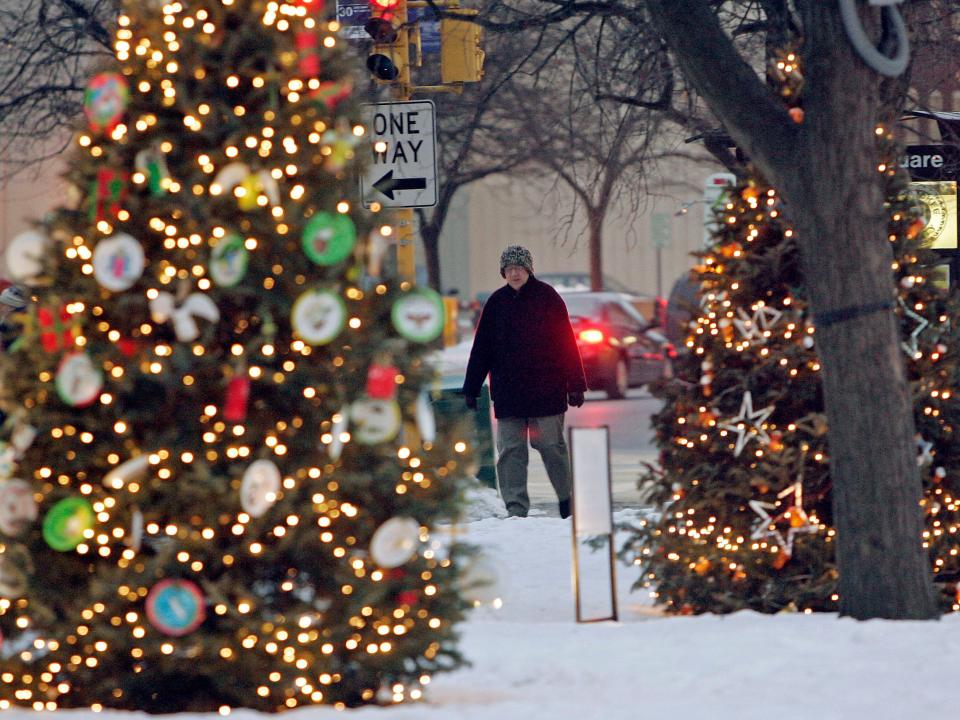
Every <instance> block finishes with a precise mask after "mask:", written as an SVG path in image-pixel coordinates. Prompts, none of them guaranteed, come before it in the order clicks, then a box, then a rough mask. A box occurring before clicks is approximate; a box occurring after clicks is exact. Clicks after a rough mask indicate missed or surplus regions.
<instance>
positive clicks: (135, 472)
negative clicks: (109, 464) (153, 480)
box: [103, 454, 150, 490]
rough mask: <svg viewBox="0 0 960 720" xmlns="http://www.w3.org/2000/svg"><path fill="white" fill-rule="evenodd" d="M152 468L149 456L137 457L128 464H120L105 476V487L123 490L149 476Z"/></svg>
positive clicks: (128, 461) (127, 462)
mask: <svg viewBox="0 0 960 720" xmlns="http://www.w3.org/2000/svg"><path fill="white" fill-rule="evenodd" d="M149 467H150V457H149V455H146V454H144V455H137V456H136V457H134V458H130V459H129V460H127V461H126V462H123V463H120V464H119V465H117V466H116V467H115V468H113V470H111V471H110V472H108V473H107V474H106V475H104V476H103V484H104V486H105V487H108V488H111V489H113V490H121V489H123V487H124V486H125V485H126V484H127V483H128V482H130V481H132V480H139V479H140V478H142V477H143V476H144V475H146V474H147V469H148V468H149Z"/></svg>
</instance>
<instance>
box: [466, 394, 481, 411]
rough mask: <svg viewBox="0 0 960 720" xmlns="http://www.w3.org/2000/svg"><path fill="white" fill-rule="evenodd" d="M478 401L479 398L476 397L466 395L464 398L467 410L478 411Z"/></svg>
mask: <svg viewBox="0 0 960 720" xmlns="http://www.w3.org/2000/svg"><path fill="white" fill-rule="evenodd" d="M477 399H478V398H476V397H474V396H472V395H464V397H463V402H465V403H466V404H467V409H468V410H476V409H477Z"/></svg>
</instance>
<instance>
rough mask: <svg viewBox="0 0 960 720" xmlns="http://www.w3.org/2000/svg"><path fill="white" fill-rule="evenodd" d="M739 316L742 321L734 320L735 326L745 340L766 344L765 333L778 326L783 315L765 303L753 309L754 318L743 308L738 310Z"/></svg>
mask: <svg viewBox="0 0 960 720" xmlns="http://www.w3.org/2000/svg"><path fill="white" fill-rule="evenodd" d="M737 315H738V316H739V317H740V319H739V320H734V321H733V324H734V325H735V326H736V327H737V330H739V331H740V334H741V335H743V339H744V340H756V341H758V342H762V343H765V342H766V341H767V336H766V335H765V334H764V333H765V332H766V331H767V330H769V329H770V328H772V327H773V326H774V325H776V324H777V321H778V320H779V319H780V318H781V317H782V316H783V313H782V312H780V311H779V310H777V309H775V308H772V307H767V306H766V305H764V304H763V303H758V304H757V305H756V306H754V308H753V315H752V316H751V315H747V312H746V311H745V310H744V309H743V308H737Z"/></svg>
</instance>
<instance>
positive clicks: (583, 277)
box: [537, 272, 635, 295]
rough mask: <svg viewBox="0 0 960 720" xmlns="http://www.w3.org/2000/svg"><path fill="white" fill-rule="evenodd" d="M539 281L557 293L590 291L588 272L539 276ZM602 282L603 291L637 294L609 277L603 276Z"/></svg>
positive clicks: (552, 273)
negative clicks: (551, 287) (550, 286)
mask: <svg viewBox="0 0 960 720" xmlns="http://www.w3.org/2000/svg"><path fill="white" fill-rule="evenodd" d="M537 279H538V280H542V281H543V282H545V283H547V284H548V285H553V287H554V289H556V290H557V292H569V291H571V290H575V291H580V292H584V291H587V290H590V273H588V272H548V273H542V274H539V273H538V274H537ZM600 281H601V283H602V285H603V287H602V288H601V290H604V291H609V292H620V293H627V294H631V295H632V294H635V293H634V292H633V290H631V289H630V288H628V287H627V286H626V285H624V284H623V283H622V282H620V281H619V280H617V279H616V278H612V277H610V276H609V275H602V276H601V278H600Z"/></svg>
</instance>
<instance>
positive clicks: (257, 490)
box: [240, 460, 283, 518]
mask: <svg viewBox="0 0 960 720" xmlns="http://www.w3.org/2000/svg"><path fill="white" fill-rule="evenodd" d="M282 479H283V478H282V477H281V475H280V469H279V468H278V467H277V466H276V465H274V464H273V462H271V461H270V460H257V461H256V462H254V463H252V464H251V465H250V467H248V468H247V470H246V472H245V473H244V474H243V480H241V481H240V507H242V508H243V509H244V510H245V511H246V512H248V513H249V514H250V516H251V517H255V518H258V517H262V516H263V515H264V514H266V512H267V510H269V509H270V508H271V507H273V504H274V503H275V502H276V501H277V496H278V495H279V493H280V484H281V481H282Z"/></svg>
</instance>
